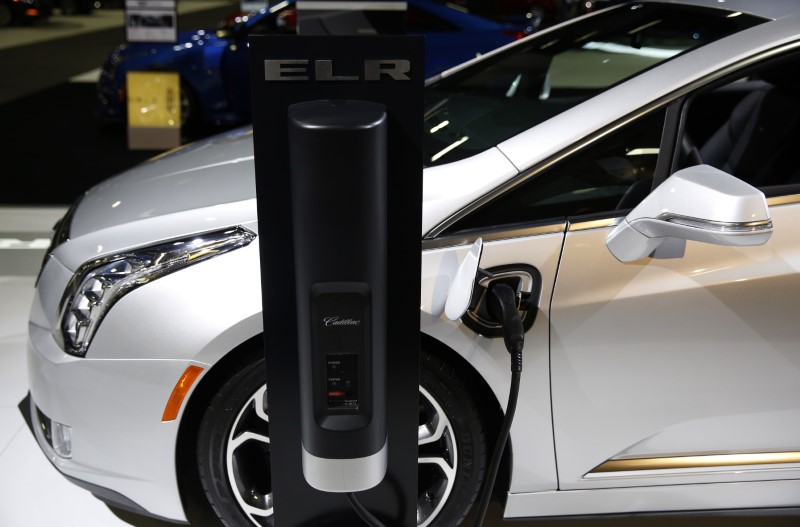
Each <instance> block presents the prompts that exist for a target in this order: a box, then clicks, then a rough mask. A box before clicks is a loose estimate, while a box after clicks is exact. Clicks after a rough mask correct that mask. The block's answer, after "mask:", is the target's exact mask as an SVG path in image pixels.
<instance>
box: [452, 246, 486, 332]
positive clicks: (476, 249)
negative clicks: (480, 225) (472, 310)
mask: <svg viewBox="0 0 800 527" xmlns="http://www.w3.org/2000/svg"><path fill="white" fill-rule="evenodd" d="M482 252H483V240H482V239H481V238H478V239H477V240H475V243H473V244H472V247H471V248H470V250H469V252H468V253H467V255H466V256H465V257H464V260H463V261H462V262H461V265H460V266H459V267H458V271H457V272H456V276H455V278H453V283H452V284H450V291H448V293H447V301H446V302H445V305H444V314H445V316H446V317H447V318H449V319H450V320H459V319H460V318H461V317H462V316H464V313H466V312H467V309H468V308H469V303H470V301H471V300H472V290H473V288H474V286H475V277H476V275H477V273H478V264H479V263H480V261H481V253H482Z"/></svg>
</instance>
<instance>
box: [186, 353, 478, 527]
mask: <svg viewBox="0 0 800 527" xmlns="http://www.w3.org/2000/svg"><path fill="white" fill-rule="evenodd" d="M264 372H265V366H264V360H263V359H258V360H254V361H253V362H251V363H249V364H247V365H245V366H244V367H243V368H241V369H240V370H239V371H237V372H236V373H235V374H234V375H233V376H232V377H231V378H230V379H229V380H228V381H227V382H226V383H225V384H224V385H222V387H221V388H220V389H219V391H218V392H217V394H216V395H215V396H214V398H213V399H212V401H211V403H210V404H209V406H208V408H207V410H206V412H205V414H204V416H203V419H202V421H201V423H200V427H199V430H198V435H197V437H198V439H197V464H198V472H199V476H200V482H201V484H202V488H203V490H204V493H205V497H206V499H207V500H208V502H209V504H210V505H211V507H212V509H213V510H214V512H215V513H216V515H217V517H218V518H219V520H220V522H221V523H222V524H223V525H226V526H227V527H234V526H248V527H250V526H259V527H265V526H271V525H272V512H273V502H272V481H271V480H270V471H269V463H270V440H269V437H270V434H269V426H270V423H269V413H268V405H267V387H266V386H265V384H264ZM482 423H483V420H482V419H481V415H480V412H479V411H478V408H477V405H476V404H475V402H474V401H473V399H472V397H471V395H470V393H469V392H468V391H467V389H466V387H465V386H464V384H463V382H462V381H461V380H460V378H459V376H458V375H457V372H456V371H455V370H454V369H453V368H452V367H450V366H449V365H447V364H446V363H444V362H443V361H442V360H440V359H439V358H438V357H436V356H434V355H430V354H422V356H421V357H420V391H419V428H418V433H417V437H418V445H419V457H418V463H419V466H418V490H419V495H418V496H417V525H418V526H419V527H428V526H432V527H453V526H455V525H458V524H459V523H460V522H461V521H462V520H463V519H464V517H465V516H466V515H467V513H468V512H469V509H470V507H471V506H472V503H473V502H474V501H475V498H476V496H477V492H478V490H479V487H480V483H481V481H482V480H483V477H484V472H485V469H486V462H487V446H486V435H485V431H484V428H483V424H482Z"/></svg>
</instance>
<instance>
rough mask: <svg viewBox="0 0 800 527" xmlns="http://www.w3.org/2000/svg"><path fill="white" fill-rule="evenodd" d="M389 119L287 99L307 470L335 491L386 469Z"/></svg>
mask: <svg viewBox="0 0 800 527" xmlns="http://www.w3.org/2000/svg"><path fill="white" fill-rule="evenodd" d="M386 139H387V116H386V107H385V106H384V105H382V104H378V103H374V102H366V101H341V100H338V101H332V100H322V101H310V102H304V103H297V104H293V105H292V106H290V107H289V164H290V171H291V183H292V184H291V187H292V221H293V230H294V258H295V284H296V289H295V295H296V298H297V327H298V347H299V365H300V409H301V414H300V417H301V431H302V434H301V435H302V444H303V475H304V476H305V478H306V481H307V482H308V483H309V485H311V486H312V487H314V488H316V489H319V490H324V491H329V492H355V491H362V490H366V489H370V488H372V487H374V486H376V485H377V484H378V483H380V482H381V481H382V480H383V477H384V475H385V474H386V458H387V455H386V452H387V441H386V352H387V344H388V342H387V338H386V322H387V319H386V313H387V309H386V288H387V285H388V283H387V265H388V258H387V254H386V250H387V242H388V236H389V232H388V220H387V206H388V199H387V187H388V181H387V170H386V164H387V159H386V154H387V148H386Z"/></svg>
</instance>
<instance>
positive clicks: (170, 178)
mask: <svg viewBox="0 0 800 527" xmlns="http://www.w3.org/2000/svg"><path fill="white" fill-rule="evenodd" d="M255 195H256V190H255V169H254V166H253V141H252V129H251V128H249V127H246V128H240V129H237V130H233V131H230V132H226V133H224V134H222V135H218V136H214V137H211V138H208V139H204V140H201V141H198V142H194V143H191V144H189V145H186V146H183V147H180V148H177V149H175V150H171V151H169V152H166V153H164V154H162V155H160V156H156V157H154V158H152V159H150V160H148V161H146V162H144V163H142V164H141V165H138V166H136V167H134V168H133V169H131V170H128V171H126V172H123V173H121V174H119V175H117V176H114V177H112V178H109V179H107V180H105V181H103V182H102V183H100V184H98V185H96V186H94V187H92V188H91V189H89V190H88V191H87V192H86V193H85V194H84V195H83V196H82V197H81V200H80V206H79V207H78V208H77V209H76V210H75V214H74V216H73V218H72V223H71V226H70V236H71V237H79V236H82V235H85V234H89V233H92V232H96V231H99V230H104V229H107V228H110V227H114V226H117V225H122V224H126V223H133V222H137V221H139V220H145V219H149V218H155V217H161V216H167V215H171V214H176V213H180V212H184V211H195V210H201V209H204V208H207V207H212V206H219V205H223V204H226V203H234V202H239V201H243V200H248V199H253V198H255ZM254 219H255V218H254Z"/></svg>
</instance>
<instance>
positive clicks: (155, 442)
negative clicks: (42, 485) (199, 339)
mask: <svg viewBox="0 0 800 527" xmlns="http://www.w3.org/2000/svg"><path fill="white" fill-rule="evenodd" d="M29 336H30V339H29V345H28V377H29V378H28V382H29V389H30V419H31V423H30V425H31V429H32V432H33V434H34V436H35V437H36V440H37V442H38V444H39V447H40V448H41V449H42V451H43V452H44V454H45V455H46V456H47V458H48V459H49V460H50V462H51V463H52V464H53V466H55V467H56V469H58V470H59V472H61V473H62V474H63V475H64V476H66V477H67V478H69V479H71V480H73V481H74V482H75V483H77V484H78V485H79V486H81V487H84V488H88V489H89V490H90V491H91V492H92V493H93V494H95V495H96V496H98V497H99V498H101V499H104V500H105V501H110V502H112V503H113V504H115V505H117V506H120V507H121V508H124V509H127V510H132V511H134V512H136V513H138V514H146V515H149V516H156V517H160V518H162V519H167V520H170V521H177V522H186V515H185V513H184V510H183V506H182V503H181V498H180V493H179V489H178V481H177V475H176V470H175V448H176V439H177V434H178V423H179V420H175V421H170V422H161V420H160V417H161V415H162V413H163V410H164V405H165V404H166V401H167V400H168V398H169V396H170V392H171V389H172V386H174V384H175V381H176V379H178V378H180V376H181V374H182V373H183V371H184V370H185V369H186V367H187V366H188V365H189V364H192V362H191V361H186V360H113V359H112V360H109V359H101V360H93V359H77V358H74V357H71V356H69V355H67V354H65V353H64V352H63V351H61V349H60V348H59V347H58V346H57V344H56V343H55V341H54V340H53V338H52V335H51V334H50V332H49V331H48V330H46V329H45V328H41V327H38V326H36V325H34V324H31V325H30V327H29ZM112 401H113V403H112ZM39 412H41V413H42V414H44V416H47V418H49V419H50V420H52V421H57V422H59V423H62V424H65V425H67V426H69V427H70V429H71V440H72V453H71V454H72V455H71V457H70V458H64V457H61V456H59V455H58V454H56V452H55V450H54V449H53V447H52V446H51V444H50V442H49V441H48V439H47V437H45V427H44V426H43V425H44V424H45V423H43V418H42V417H40V416H39Z"/></svg>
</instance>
